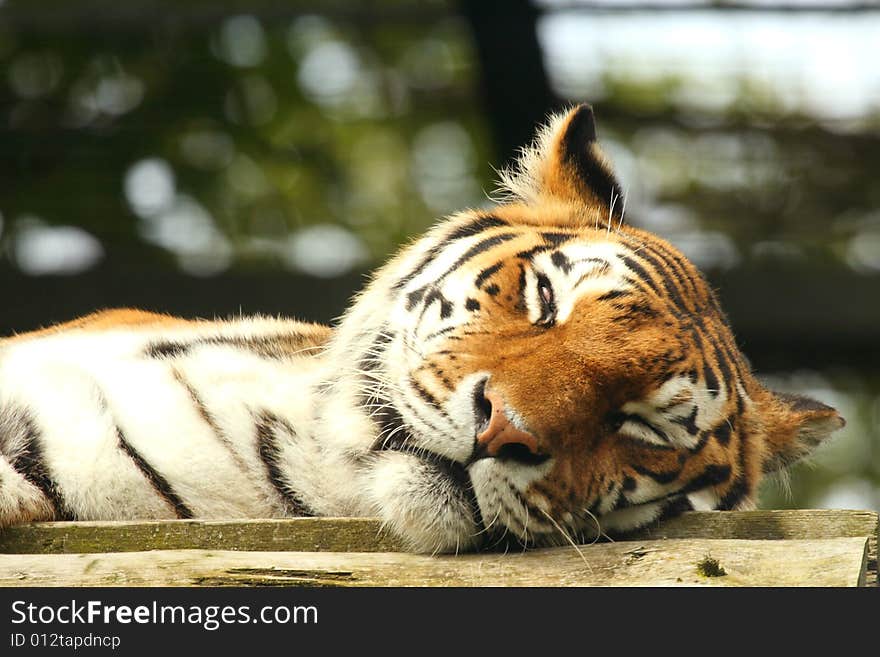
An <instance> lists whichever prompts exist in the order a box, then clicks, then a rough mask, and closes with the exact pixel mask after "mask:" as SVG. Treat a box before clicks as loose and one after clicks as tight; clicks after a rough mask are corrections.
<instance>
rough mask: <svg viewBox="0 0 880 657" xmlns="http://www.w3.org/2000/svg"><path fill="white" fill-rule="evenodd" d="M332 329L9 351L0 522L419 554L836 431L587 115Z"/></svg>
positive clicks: (65, 330) (715, 480) (120, 320)
mask: <svg viewBox="0 0 880 657" xmlns="http://www.w3.org/2000/svg"><path fill="white" fill-rule="evenodd" d="M502 184H503V185H504V188H505V190H506V192H507V198H505V199H504V200H503V201H502V202H500V203H499V204H498V205H497V206H496V207H494V208H492V209H491V210H479V211H466V212H462V213H459V214H457V215H454V216H452V217H450V218H448V219H446V220H444V221H441V222H440V223H438V224H437V225H436V226H435V227H434V228H433V229H431V230H430V231H429V232H428V233H427V234H426V235H425V236H423V237H422V238H421V239H419V240H417V241H415V242H414V243H412V244H411V245H409V246H407V247H405V248H404V249H402V250H401V252H400V253H399V254H398V255H397V256H396V257H394V258H393V259H392V260H391V261H390V262H389V263H387V264H386V265H385V266H384V267H382V268H381V269H380V270H379V271H378V272H376V273H375V274H374V276H373V278H372V280H371V282H370V283H369V285H368V286H367V287H366V289H365V290H364V291H363V292H362V293H361V294H360V295H359V296H358V297H356V299H355V300H354V302H353V304H352V305H351V307H350V309H349V310H348V312H347V313H346V314H345V316H344V317H343V318H342V320H341V322H340V323H339V325H338V326H337V327H336V328H335V329H334V330H332V331H331V330H330V329H329V328H326V327H322V326H318V325H314V324H305V323H299V322H294V321H289V320H280V319H268V318H245V319H239V320H232V321H224V322H209V321H186V320H180V319H176V318H171V317H167V316H162V315H153V314H150V313H143V312H140V311H126V310H123V311H109V312H105V313H99V314H98V315H93V316H90V317H86V318H83V319H81V320H77V321H75V322H71V323H69V324H65V325H60V326H58V327H54V328H50V329H47V330H44V331H40V332H35V333H30V334H24V335H21V336H16V337H13V338H9V339H7V340H5V341H3V342H0V454H2V458H0V524H10V523H14V522H21V521H27V520H44V519H53V518H54V519H73V518H76V519H121V518H174V517H178V518H187V517H203V518H229V517H288V516H301V515H354V516H378V517H380V518H382V519H383V520H384V521H385V523H386V524H387V526H388V527H389V529H390V530H391V531H393V532H395V533H396V534H397V535H398V536H400V537H401V538H402V539H403V540H404V541H406V542H407V544H408V545H409V546H410V547H411V548H412V549H413V550H416V551H422V552H433V551H440V552H450V551H459V550H472V549H480V548H487V547H492V546H498V545H506V544H508V543H509V542H511V541H513V542H515V543H518V544H521V545H525V546H532V545H547V544H556V543H560V542H562V541H571V540H590V539H593V538H596V537H598V536H601V535H605V534H612V535H613V534H622V533H626V532H628V531H631V530H634V529H637V528H639V527H641V526H643V525H645V524H647V523H650V522H653V521H655V520H657V519H658V518H662V517H667V516H671V515H675V514H678V513H681V512H682V511H684V510H688V509H741V508H748V507H750V506H751V505H752V504H753V500H754V496H755V493H756V489H757V485H758V483H759V482H760V480H761V478H762V476H763V475H764V474H765V473H767V472H772V471H775V470H778V469H780V468H783V467H785V466H787V465H788V464H789V463H791V462H793V461H794V460H796V459H798V458H800V457H801V456H803V455H805V454H807V453H809V452H811V451H812V450H813V449H814V448H815V447H816V446H817V445H818V444H819V443H821V442H822V441H823V440H824V439H825V438H827V437H828V436H829V435H830V434H831V433H832V432H833V431H834V430H835V429H837V428H839V427H840V426H842V424H843V420H842V419H841V418H840V416H839V415H838V414H837V412H836V411H835V410H834V409H832V408H830V407H828V406H825V405H824V404H821V403H819V402H817V401H815V400H812V399H808V398H806V397H793V396H784V395H780V394H776V393H773V392H771V391H769V390H767V389H765V388H764V387H762V386H761V384H760V383H759V382H758V381H757V380H756V379H755V377H754V376H753V375H752V373H751V371H750V368H749V366H748V363H747V361H746V360H745V358H744V357H743V356H742V355H741V353H740V351H739V349H738V348H737V346H736V343H735V341H734V338H733V335H732V332H731V329H730V326H729V325H728V323H727V320H726V319H725V317H724V314H723V312H722V310H721V309H720V308H719V305H718V302H717V300H716V298H715V295H714V294H713V292H712V290H711V289H710V287H709V286H708V285H707V283H706V281H705V280H704V279H703V277H702V276H701V275H700V273H699V272H698V271H697V270H696V268H695V267H694V266H693V265H692V264H691V263H690V262H688V261H687V260H686V259H685V258H684V256H683V255H682V254H681V253H679V252H678V251H677V250H676V249H675V248H674V247H672V246H671V245H670V244H668V243H667V242H665V241H663V240H661V239H660V238H658V237H657V236H655V235H652V234H650V233H647V232H644V231H641V230H638V229H636V228H633V227H630V226H628V225H627V224H626V222H625V220H624V208H623V203H622V194H621V192H620V187H619V185H618V183H617V181H616V180H615V178H614V176H613V174H612V173H611V171H610V168H609V165H608V163H607V161H606V159H605V157H604V156H603V154H602V152H601V151H600V150H599V147H598V145H597V143H596V135H595V126H594V122H593V115H592V111H591V110H590V108H589V107H588V106H585V105H584V106H580V107H577V108H574V109H572V110H571V111H569V112H567V113H564V114H561V115H559V116H556V117H554V118H553V119H552V120H551V121H550V123H549V124H548V125H547V126H546V127H545V128H544V129H543V130H542V131H541V133H539V135H538V138H537V140H536V142H535V144H534V146H533V147H532V148H530V149H528V150H526V151H525V152H524V154H523V156H522V158H521V159H520V161H519V163H518V165H517V167H516V168H515V169H512V170H510V171H507V172H505V173H504V174H503V176H502Z"/></svg>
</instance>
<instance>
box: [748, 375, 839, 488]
mask: <svg viewBox="0 0 880 657" xmlns="http://www.w3.org/2000/svg"><path fill="white" fill-rule="evenodd" d="M763 407H764V408H763V421H764V426H765V437H766V441H765V448H766V449H765V453H764V461H763V469H764V472H765V473H769V472H775V471H776V470H780V469H782V468H784V467H786V466H788V465H790V464H792V463H794V462H795V461H797V460H798V459H801V458H803V457H804V456H807V455H808V454H810V453H812V452H813V450H815V449H816V448H817V447H818V446H819V445H820V444H821V443H823V442H825V440H827V439H828V438H829V437H830V436H831V434H832V433H834V432H835V431H837V430H838V429H840V428H842V427H843V426H844V425H845V424H846V421H845V420H844V419H843V418H842V417H841V416H840V414H839V413H838V412H837V411H836V410H835V409H833V408H831V407H830V406H826V405H825V404H823V403H822V402H819V401H816V400H815V399H813V398H812V397H807V396H804V395H790V394H784V393H778V392H777V393H770V398H769V399H768V400H767V401H765V402H764V404H763Z"/></svg>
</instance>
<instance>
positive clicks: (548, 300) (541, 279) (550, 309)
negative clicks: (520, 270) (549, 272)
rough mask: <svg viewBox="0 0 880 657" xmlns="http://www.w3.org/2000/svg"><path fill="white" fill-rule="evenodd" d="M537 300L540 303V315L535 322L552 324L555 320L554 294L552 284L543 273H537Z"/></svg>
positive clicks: (545, 324) (544, 324) (546, 324)
mask: <svg viewBox="0 0 880 657" xmlns="http://www.w3.org/2000/svg"><path fill="white" fill-rule="evenodd" d="M537 280H538V302H539V303H540V304H541V315H540V316H539V317H538V321H537V322H536V323H537V324H540V325H542V326H552V325H553V324H554V323H555V322H556V295H555V294H554V293H553V285H552V284H551V283H550V279H549V278H547V276H546V275H545V274H538V275H537Z"/></svg>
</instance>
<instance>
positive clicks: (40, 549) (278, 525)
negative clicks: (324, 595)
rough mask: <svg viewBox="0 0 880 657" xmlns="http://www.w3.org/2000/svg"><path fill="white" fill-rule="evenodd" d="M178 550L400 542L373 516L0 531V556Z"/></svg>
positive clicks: (357, 547)
mask: <svg viewBox="0 0 880 657" xmlns="http://www.w3.org/2000/svg"><path fill="white" fill-rule="evenodd" d="M177 549H213V550H249V551H272V552H282V551H300V552H310V551H315V552H388V551H392V552H394V551H398V550H400V544H399V543H398V542H397V541H395V540H394V539H393V537H392V536H391V535H389V534H388V533H387V532H385V531H383V530H382V526H381V522H380V521H379V520H376V519H375V518H290V519H284V520H230V521H219V520H155V521H138V522H128V521H124V522H109V521H108V522H84V521H79V522H35V523H29V524H26V525H17V526H14V527H7V528H6V529H0V553H33V554H75V553H81V552H82V553H85V552H137V551H142V550H177Z"/></svg>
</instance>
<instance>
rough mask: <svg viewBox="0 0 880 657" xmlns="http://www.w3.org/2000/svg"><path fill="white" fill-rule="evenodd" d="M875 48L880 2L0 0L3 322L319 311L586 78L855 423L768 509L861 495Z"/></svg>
mask: <svg viewBox="0 0 880 657" xmlns="http://www.w3.org/2000/svg"><path fill="white" fill-rule="evenodd" d="M878 62H880V8H878V7H876V6H872V4H870V3H864V2H860V3H854V2H847V1H845V0H827V1H824V2H823V1H819V0H817V1H814V2H810V1H809V0H800V1H795V2H787V1H784V0H778V1H777V0H773V1H770V0H767V1H763V2H762V1H758V0H751V1H746V2H735V1H731V2H723V3H713V2H699V1H685V0H675V1H674V2H662V1H659V0H658V1H657V2H650V1H639V2H636V1H634V0H603V1H595V2H591V1H587V0H584V1H580V2H579V1H576V0H571V1H565V0H559V1H553V0H543V1H540V2H537V1H536V2H533V3H528V2H524V1H523V0H510V1H507V2H488V1H479V0H471V1H467V2H457V3H456V2H446V1H442V0H429V1H424V0H423V1H421V2H416V1H415V0H374V1H372V2H357V3H355V2H342V1H325V2H319V1H317V0H313V1H306V0H303V1H299V2H297V1H290V2H282V1H279V0H271V1H270V0H248V1H244V0H125V1H124V2H119V1H117V2H110V1H108V0H76V1H71V0H0V294H2V301H3V304H2V311H0V335H3V334H9V333H13V332H20V331H24V330H27V329H31V328H36V327H39V326H44V325H46V324H49V323H51V322H55V321H59V320H65V319H70V318H72V317H73V316H75V315H79V314H83V313H87V312H90V311H93V310H95V309H98V308H103V307H108V306H120V305H125V306H140V307H143V308H147V309H152V310H159V311H166V312H172V313H177V314H180V315H184V316H190V317H195V316H200V317H213V316H226V315H231V314H237V313H239V312H244V313H251V312H261V313H283V314H285V315H293V316H296V317H299V318H303V319H314V320H321V321H332V320H333V318H335V317H338V316H339V314H340V313H341V312H342V311H343V309H344V308H345V306H346V304H347V302H348V299H349V298H350V296H351V295H352V293H353V292H354V291H355V290H357V289H358V288H359V287H360V286H361V285H362V283H363V281H364V273H365V272H367V271H369V270H370V269H371V268H373V267H375V266H376V265H377V264H379V263H381V262H382V261H383V260H384V259H385V258H386V257H387V256H388V255H389V254H390V253H391V252H392V251H394V249H395V248H396V247H397V246H398V245H399V244H401V243H402V242H403V241H405V240H407V239H408V238H410V237H412V236H414V235H417V234H418V233H420V232H421V231H423V230H424V229H425V228H426V227H427V226H429V225H430V224H431V223H432V221H434V219H435V218H436V217H439V216H442V215H444V214H446V213H448V212H450V211H452V210H455V209H459V208H462V207H465V206H480V205H484V204H487V203H488V201H487V198H486V196H487V193H490V192H491V191H492V189H493V187H494V185H493V179H494V177H495V173H494V170H493V168H492V167H493V166H496V167H499V166H501V165H503V164H504V163H505V162H507V161H509V159H510V157H511V156H512V154H514V153H515V152H516V149H517V148H519V147H520V146H522V145H523V144H524V143H525V142H526V141H528V139H529V138H530V136H531V134H532V131H533V129H534V126H535V124H536V123H539V122H540V121H541V120H542V119H543V118H544V117H545V115H546V113H547V112H548V111H551V110H553V109H558V108H560V107H561V106H563V105H564V104H565V103H570V102H573V101H581V100H587V101H589V102H591V103H592V104H593V105H594V107H595V110H596V114H597V117H598V121H599V132H600V139H601V140H602V142H603V144H604V146H605V149H606V151H607V152H608V154H609V155H610V157H611V159H612V160H613V162H614V164H615V166H616V168H617V171H618V174H619V177H620V178H621V181H622V183H623V185H624V187H625V189H626V192H627V212H628V216H629V218H630V220H631V221H632V222H633V223H635V224H637V225H640V226H643V227H646V228H648V229H650V230H653V231H655V232H657V233H659V234H660V235H662V236H664V237H666V238H667V239H669V240H670V241H672V242H673V243H674V244H676V245H677V246H678V247H680V248H681V249H682V250H683V251H684V252H685V253H686V254H687V255H689V256H690V257H691V258H692V259H693V260H694V261H695V262H696V263H697V264H698V265H699V266H700V267H701V268H702V269H703V271H704V272H705V273H706V274H707V276H708V277H709V278H710V280H711V281H712V283H713V285H714V286H715V287H716V288H717V289H718V291H719V294H720V295H721V297H722V302H723V304H724V306H725V307H726V309H727V310H728V313H729V315H730V317H731V320H732V323H733V325H734V328H735V329H736V332H737V335H738V339H739V341H740V344H741V345H742V346H743V348H744V350H745V352H746V353H747V354H748V355H749V356H750V358H751V359H752V361H753V364H754V366H755V368H756V369H757V370H758V371H759V372H760V373H761V374H762V375H763V377H764V378H765V379H766V381H767V382H768V383H770V384H771V385H773V386H775V387H777V388H779V389H783V390H788V391H798V392H805V393H808V394H812V395H814V396H816V397H818V398H820V399H822V400H823V401H825V402H827V403H830V404H832V405H834V406H836V407H837V408H838V409H840V410H841V411H842V413H843V414H844V415H845V416H846V418H847V420H848V422H849V424H848V425H847V427H846V429H845V430H843V431H842V432H840V433H839V434H838V437H837V438H836V440H835V441H834V442H833V444H832V445H830V446H829V447H827V448H826V449H824V450H823V451H822V452H821V453H820V454H819V455H818V456H817V457H816V458H815V459H814V460H813V464H812V465H803V466H798V467H797V468H796V469H795V472H794V475H793V477H792V484H791V489H792V490H791V494H790V495H787V494H786V492H785V490H784V488H785V487H784V486H783V485H781V484H780V483H779V482H772V481H771V482H769V483H768V484H767V485H766V486H765V488H764V490H763V492H762V505H764V506H776V507H831V508H833V507H848V508H873V509H877V508H880V428H878V425H880V339H878V338H880V329H878V327H880V303H878V301H880V184H878V182H877V180H876V176H877V172H878V169H880V131H878V130H880V66H878Z"/></svg>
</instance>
